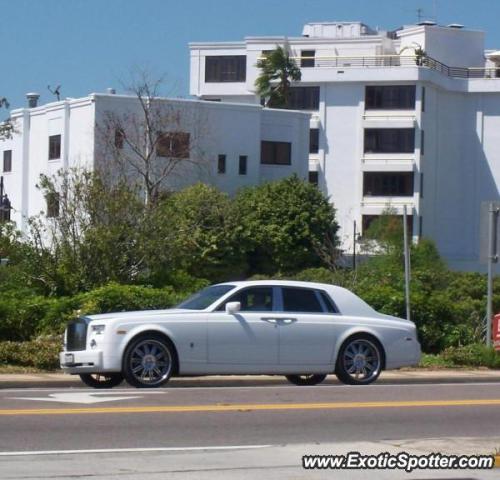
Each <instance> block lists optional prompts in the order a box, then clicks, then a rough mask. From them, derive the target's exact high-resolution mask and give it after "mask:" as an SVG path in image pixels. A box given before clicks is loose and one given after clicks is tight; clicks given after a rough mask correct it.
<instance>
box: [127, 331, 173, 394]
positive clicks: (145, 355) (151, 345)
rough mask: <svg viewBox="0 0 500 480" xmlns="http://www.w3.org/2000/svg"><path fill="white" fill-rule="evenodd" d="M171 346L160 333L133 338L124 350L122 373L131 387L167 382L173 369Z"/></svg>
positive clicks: (143, 386)
mask: <svg viewBox="0 0 500 480" xmlns="http://www.w3.org/2000/svg"><path fill="white" fill-rule="evenodd" d="M174 362H175V354H174V350H173V347H172V346H171V344H170V343H169V342H167V341H166V340H165V339H164V338H163V337H162V336H161V335H154V334H149V335H145V336H141V337H138V338H137V339H135V340H133V341H132V342H131V343H130V345H129V346H128V347H127V349H126V350H125V355H124V357H123V374H124V376H125V379H126V380H127V382H128V383H129V384H130V385H132V386H133V387H138V388H155V387H160V386H161V385H164V384H165V383H167V382H168V380H169V379H170V377H171V375H172V372H173V370H174Z"/></svg>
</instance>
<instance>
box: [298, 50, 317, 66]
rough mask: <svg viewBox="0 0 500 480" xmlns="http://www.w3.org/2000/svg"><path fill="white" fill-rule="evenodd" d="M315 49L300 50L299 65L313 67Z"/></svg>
mask: <svg viewBox="0 0 500 480" xmlns="http://www.w3.org/2000/svg"><path fill="white" fill-rule="evenodd" d="M315 55H316V51H315V50H302V51H301V52H300V66H301V67H314V56H315Z"/></svg>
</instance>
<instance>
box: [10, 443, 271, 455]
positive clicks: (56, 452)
mask: <svg viewBox="0 0 500 480" xmlns="http://www.w3.org/2000/svg"><path fill="white" fill-rule="evenodd" d="M269 447H272V445H228V446H218V447H217V446H215V447H214V446H211V447H153V448H102V449H87V450H34V451H26V452H25V451H20V452H0V457H20V456H30V455H79V454H89V453H139V452H141V453H143V452H202V451H206V450H248V449H256V448H269Z"/></svg>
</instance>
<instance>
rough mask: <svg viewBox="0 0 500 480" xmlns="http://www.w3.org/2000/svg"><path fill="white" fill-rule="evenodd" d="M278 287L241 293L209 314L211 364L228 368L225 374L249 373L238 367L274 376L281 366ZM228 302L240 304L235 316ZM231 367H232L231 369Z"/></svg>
mask: <svg viewBox="0 0 500 480" xmlns="http://www.w3.org/2000/svg"><path fill="white" fill-rule="evenodd" d="M275 290H276V288H275V287H272V286H258V287H247V288H243V289H241V290H239V291H238V292H236V293H235V294H233V295H232V296H231V297H229V298H228V299H227V300H226V301H225V302H224V303H223V304H221V305H220V306H219V307H218V308H217V311H215V312H212V313H210V314H209V315H208V363H209V364H220V365H227V366H228V368H226V369H225V370H226V371H229V370H231V371H234V372H237V371H241V372H243V373H244V372H245V371H247V370H246V369H245V368H238V366H251V365H254V366H261V367H262V371H265V372H267V373H271V372H272V369H273V368H276V366H277V365H278V323H277V322H276V320H275V319H274V316H273V309H274V304H275V294H274V293H275ZM228 302H240V303H241V310H240V311H239V312H238V313H236V314H233V315H229V314H227V313H226V311H225V304H226V303H228ZM230 366H232V368H231V367H230Z"/></svg>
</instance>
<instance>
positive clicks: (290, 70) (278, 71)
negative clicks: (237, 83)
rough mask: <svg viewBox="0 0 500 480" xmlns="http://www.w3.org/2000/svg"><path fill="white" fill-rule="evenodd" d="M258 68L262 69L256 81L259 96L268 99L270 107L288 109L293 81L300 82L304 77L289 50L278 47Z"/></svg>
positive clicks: (258, 63) (263, 59)
mask: <svg viewBox="0 0 500 480" xmlns="http://www.w3.org/2000/svg"><path fill="white" fill-rule="evenodd" d="M257 68H259V69H260V74H259V76H258V77H257V79H256V80H255V87H256V90H257V94H258V95H260V96H261V97H264V98H267V99H268V101H267V106H269V107H272V108H287V107H288V103H289V91H290V85H291V81H294V82H296V81H299V80H300V79H301V76H302V74H301V71H300V68H299V67H298V66H297V64H296V63H295V60H293V59H292V58H291V57H290V52H289V50H288V48H286V47H281V46H276V48H275V49H274V50H272V51H271V52H269V53H268V54H266V55H264V57H263V58H261V59H259V60H258V61H257Z"/></svg>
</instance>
